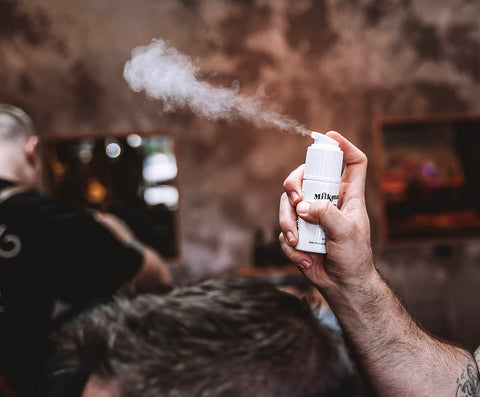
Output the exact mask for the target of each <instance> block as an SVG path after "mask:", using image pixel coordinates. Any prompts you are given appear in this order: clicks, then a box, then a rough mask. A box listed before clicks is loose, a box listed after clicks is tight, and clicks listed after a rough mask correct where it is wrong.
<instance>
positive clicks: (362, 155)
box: [360, 152, 368, 165]
mask: <svg viewBox="0 0 480 397" xmlns="http://www.w3.org/2000/svg"><path fill="white" fill-rule="evenodd" d="M360 162H361V163H362V164H365V165H367V163H368V157H367V155H366V154H365V153H363V152H360Z"/></svg>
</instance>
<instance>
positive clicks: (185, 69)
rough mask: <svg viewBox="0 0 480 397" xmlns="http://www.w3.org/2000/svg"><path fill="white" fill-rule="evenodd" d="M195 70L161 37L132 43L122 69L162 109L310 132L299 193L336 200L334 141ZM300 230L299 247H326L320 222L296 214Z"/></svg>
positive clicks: (311, 249) (338, 152)
mask: <svg viewBox="0 0 480 397" xmlns="http://www.w3.org/2000/svg"><path fill="white" fill-rule="evenodd" d="M199 74H200V69H199V68H198V67H197V66H195V65H194V64H193V63H192V60H191V59H190V57H189V56H187V55H184V54H181V53H179V52H178V51H177V50H176V49H175V48H173V47H170V46H168V45H167V44H166V43H165V42H164V41H163V40H153V41H152V43H151V44H150V45H147V46H141V47H137V48H135V49H134V50H133V51H132V58H131V59H130V60H129V61H128V62H127V63H126V64H125V68H124V71H123V77H124V78H125V80H126V81H127V82H128V84H129V85H130V88H132V90H134V91H135V92H140V91H145V93H146V94H147V96H148V97H150V98H154V99H158V100H160V101H161V102H162V104H163V109H164V111H166V112H174V111H176V110H177V109H190V110H191V111H193V112H194V113H195V114H197V115H198V116H200V117H204V118H206V119H208V120H211V121H217V120H226V121H233V120H236V119H243V120H247V121H249V122H251V123H252V124H253V125H255V126H256V127H258V128H277V129H280V130H282V131H286V132H293V133H297V134H301V135H309V136H311V137H312V138H313V139H314V140H315V143H314V144H313V145H311V146H310V147H309V148H308V151H307V158H306V164H305V177H304V181H303V187H302V190H303V199H304V200H330V201H332V202H333V203H334V204H335V205H336V204H337V201H338V190H339V183H340V174H341V171H342V159H343V153H342V151H341V150H340V148H339V147H338V143H337V142H336V141H334V140H333V139H331V138H328V137H327V136H324V135H322V134H319V133H318V132H311V131H309V130H308V129H307V128H305V127H304V126H303V125H301V124H300V123H299V122H298V121H296V120H293V119H291V118H289V117H287V116H284V115H282V114H280V113H278V112H275V111H273V110H271V109H269V108H268V107H267V106H266V104H265V103H264V102H263V101H262V100H261V98H257V97H247V96H244V95H241V94H240V93H239V92H238V90H236V89H233V88H224V87H214V86H212V85H211V84H209V83H207V82H205V81H202V80H201V79H200V77H199ZM298 231H299V241H298V245H297V249H299V250H303V251H309V252H319V253H325V252H326V245H325V233H324V231H323V230H322V229H321V228H320V227H319V226H318V225H312V224H309V223H307V222H305V221H303V220H302V219H299V220H298Z"/></svg>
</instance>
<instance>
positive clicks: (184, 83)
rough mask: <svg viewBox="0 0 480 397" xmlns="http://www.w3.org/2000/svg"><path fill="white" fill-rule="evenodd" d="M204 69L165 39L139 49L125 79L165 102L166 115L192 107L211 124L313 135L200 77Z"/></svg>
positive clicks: (259, 102) (258, 101)
mask: <svg viewBox="0 0 480 397" xmlns="http://www.w3.org/2000/svg"><path fill="white" fill-rule="evenodd" d="M199 72H200V69H199V68H198V67H197V66H195V65H194V64H193V63H192V60H191V59H190V57H189V56H187V55H184V54H181V53H179V52H178V51H177V50H176V49H175V48H173V47H170V46H168V45H167V43H165V42H164V41H163V40H153V41H152V43H151V44H150V45H147V46H141V47H136V48H135V49H134V50H133V51H132V58H131V59H130V60H129V61H128V62H127V63H126V64H125V68H124V71H123V77H124V78H125V80H126V81H127V82H128V84H129V85H130V88H132V90H134V91H135V92H140V91H145V92H146V94H147V95H148V96H149V97H150V98H154V99H158V100H160V101H161V102H162V103H163V109H164V111H166V112H173V111H175V110H177V109H183V108H188V109H190V110H191V111H193V112H194V113H195V114H197V115H198V116H201V117H204V118H206V119H208V120H211V121H217V120H227V121H232V120H236V119H243V120H247V121H249V122H251V123H252V124H253V125H255V126H256V127H258V128H277V129H280V130H282V131H286V132H293V133H298V134H302V135H310V131H309V130H308V129H306V128H305V127H304V126H302V125H301V124H300V123H299V122H298V121H296V120H292V119H291V118H289V117H287V116H284V115H282V114H280V113H278V112H275V111H273V110H271V109H269V108H268V107H267V106H266V104H265V103H264V102H263V101H262V100H261V99H260V98H256V97H247V96H244V95H241V94H240V93H239V92H238V90H236V89H233V88H223V87H214V86H212V85H211V84H209V83H207V82H205V81H202V80H201V79H200V78H199V74H200V73H199Z"/></svg>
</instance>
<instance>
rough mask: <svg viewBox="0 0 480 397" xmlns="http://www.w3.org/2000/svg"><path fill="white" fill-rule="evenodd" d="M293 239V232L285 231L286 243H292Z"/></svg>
mask: <svg viewBox="0 0 480 397" xmlns="http://www.w3.org/2000/svg"><path fill="white" fill-rule="evenodd" d="M294 240H295V236H294V235H293V233H292V232H287V241H288V245H292V244H293V241H294Z"/></svg>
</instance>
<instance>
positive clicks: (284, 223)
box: [278, 216, 289, 234]
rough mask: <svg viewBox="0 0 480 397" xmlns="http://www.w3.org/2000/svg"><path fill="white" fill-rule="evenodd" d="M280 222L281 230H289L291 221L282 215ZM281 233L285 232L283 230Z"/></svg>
mask: <svg viewBox="0 0 480 397" xmlns="http://www.w3.org/2000/svg"><path fill="white" fill-rule="evenodd" d="M278 223H279V225H280V229H281V230H287V229H288V225H289V223H288V221H287V220H286V219H285V218H284V217H282V216H281V217H280V219H279V220H278ZM281 234H283V232H282V233H281Z"/></svg>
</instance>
